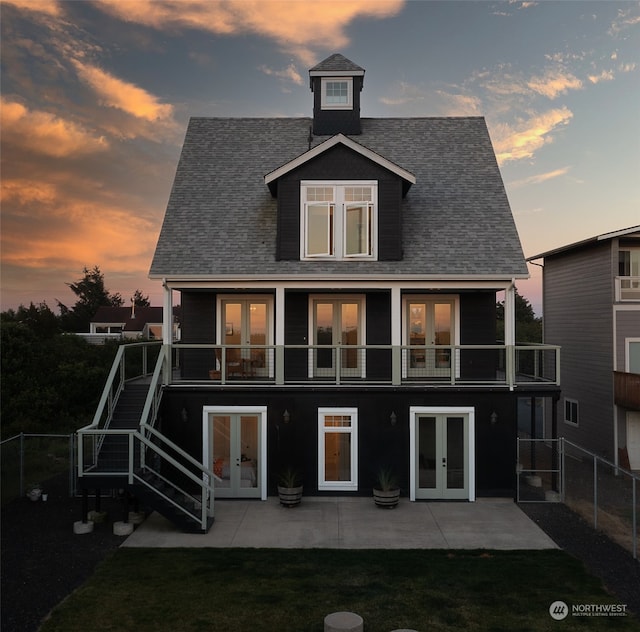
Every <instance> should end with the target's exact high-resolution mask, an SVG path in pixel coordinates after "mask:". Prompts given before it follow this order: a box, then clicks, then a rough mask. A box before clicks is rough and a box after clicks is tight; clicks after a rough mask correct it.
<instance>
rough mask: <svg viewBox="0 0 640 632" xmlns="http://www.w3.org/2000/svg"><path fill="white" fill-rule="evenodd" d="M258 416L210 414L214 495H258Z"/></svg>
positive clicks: (253, 496)
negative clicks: (215, 477) (211, 421)
mask: <svg viewBox="0 0 640 632" xmlns="http://www.w3.org/2000/svg"><path fill="white" fill-rule="evenodd" d="M259 427H260V416H259V415H258V414H241V413H231V414H216V415H213V432H212V437H213V439H212V443H213V446H212V448H213V449H212V452H211V454H212V455H213V463H212V470H213V473H214V474H215V475H216V476H218V477H219V478H220V479H222V480H214V488H215V494H216V497H218V498H259V497H260V485H259V477H260V432H259Z"/></svg>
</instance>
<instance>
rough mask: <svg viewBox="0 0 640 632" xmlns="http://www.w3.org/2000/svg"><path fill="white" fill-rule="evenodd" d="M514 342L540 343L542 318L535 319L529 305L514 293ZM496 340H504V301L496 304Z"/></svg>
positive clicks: (524, 299) (523, 298)
mask: <svg viewBox="0 0 640 632" xmlns="http://www.w3.org/2000/svg"><path fill="white" fill-rule="evenodd" d="M515 299H516V302H515V312H516V341H517V342H542V318H537V317H536V314H535V312H534V311H533V307H532V306H531V303H529V301H528V300H527V299H526V298H525V297H524V296H521V295H520V294H518V290H517V289H516V291H515ZM496 321H497V330H498V331H497V338H498V340H504V301H502V302H499V303H497V304H496Z"/></svg>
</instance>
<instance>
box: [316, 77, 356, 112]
mask: <svg viewBox="0 0 640 632" xmlns="http://www.w3.org/2000/svg"><path fill="white" fill-rule="evenodd" d="M329 82H331V83H346V84H347V101H346V103H327V90H326V86H327V83H329ZM320 109H321V110H353V76H352V75H345V76H335V75H334V76H326V75H323V77H322V78H321V79H320Z"/></svg>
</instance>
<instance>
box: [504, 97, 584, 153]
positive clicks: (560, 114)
mask: <svg viewBox="0 0 640 632" xmlns="http://www.w3.org/2000/svg"><path fill="white" fill-rule="evenodd" d="M572 117H573V113H572V112H571V110H569V109H568V108H566V107H563V108H560V109H555V110H549V111H548V112H545V113H544V114H541V115H539V116H536V117H534V118H532V119H530V120H528V121H526V122H524V123H522V124H521V125H520V126H519V129H512V127H511V126H509V125H497V126H495V127H494V128H493V132H494V134H493V144H494V148H495V150H496V156H497V158H498V162H499V163H500V164H502V163H505V162H507V161H509V160H522V159H523V158H531V157H532V156H533V154H534V153H535V152H536V151H537V150H539V149H540V148H541V147H543V146H544V145H546V144H548V143H551V142H553V136H551V132H553V131H554V130H555V129H557V128H558V127H559V126H561V125H567V124H568V123H569V121H570V120H571V118H572Z"/></svg>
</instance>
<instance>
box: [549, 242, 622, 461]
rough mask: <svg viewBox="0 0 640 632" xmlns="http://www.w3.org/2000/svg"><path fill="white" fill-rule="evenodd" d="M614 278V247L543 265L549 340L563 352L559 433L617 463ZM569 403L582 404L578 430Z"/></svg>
mask: <svg viewBox="0 0 640 632" xmlns="http://www.w3.org/2000/svg"><path fill="white" fill-rule="evenodd" d="M614 275H615V271H614V262H613V257H612V254H611V244H610V242H603V243H598V244H595V245H590V246H589V247H588V248H583V249H576V250H571V251H568V252H565V253H561V254H559V255H556V256H549V257H547V258H546V259H545V262H544V285H543V287H544V318H543V323H544V338H545V340H544V341H545V343H546V344H555V345H560V346H561V347H562V398H561V399H560V408H559V415H558V434H559V435H560V436H564V437H566V438H567V439H569V440H570V441H574V442H575V443H578V444H580V445H582V446H584V447H585V448H587V449H589V450H592V451H594V452H596V453H598V454H602V455H603V456H605V457H606V458H609V459H612V460H613V458H614V427H613V375H612V371H613V323H612V302H613V287H614V281H613V279H614ZM564 398H570V399H572V400H576V401H577V402H578V408H579V424H578V427H575V426H573V425H572V424H568V423H565V422H564V406H563V402H564Z"/></svg>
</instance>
